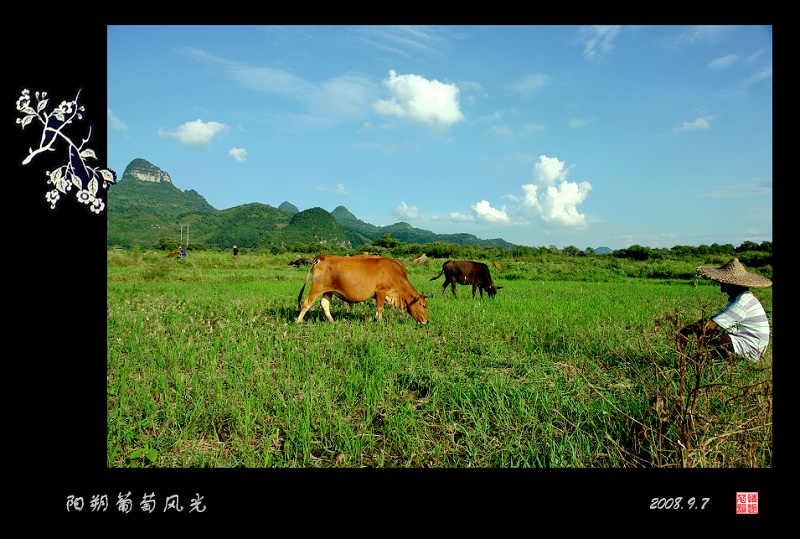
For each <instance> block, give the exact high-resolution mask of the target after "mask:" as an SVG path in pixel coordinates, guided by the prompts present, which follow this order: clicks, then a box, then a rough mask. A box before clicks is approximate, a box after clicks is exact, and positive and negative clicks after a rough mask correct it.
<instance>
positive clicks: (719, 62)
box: [708, 54, 739, 69]
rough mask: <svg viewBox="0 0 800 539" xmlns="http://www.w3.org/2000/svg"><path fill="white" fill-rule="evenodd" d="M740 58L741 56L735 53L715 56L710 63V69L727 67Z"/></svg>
mask: <svg viewBox="0 0 800 539" xmlns="http://www.w3.org/2000/svg"><path fill="white" fill-rule="evenodd" d="M738 59H739V56H737V55H735V54H729V55H727V56H720V57H719V58H714V59H713V60H711V61H710V62H709V63H708V69H723V68H726V67H730V66H731V65H733V64H734V63H736V61H737V60H738Z"/></svg>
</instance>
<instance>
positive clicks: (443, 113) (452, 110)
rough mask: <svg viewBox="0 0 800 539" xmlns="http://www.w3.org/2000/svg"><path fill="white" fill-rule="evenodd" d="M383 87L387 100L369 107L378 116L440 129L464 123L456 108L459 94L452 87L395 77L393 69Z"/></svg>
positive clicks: (413, 76)
mask: <svg viewBox="0 0 800 539" xmlns="http://www.w3.org/2000/svg"><path fill="white" fill-rule="evenodd" d="M383 83H384V85H385V86H386V88H387V89H388V90H389V94H390V97H389V99H381V100H379V101H377V102H375V104H374V105H373V107H374V109H375V111H376V112H377V113H378V114H384V115H388V116H397V117H398V118H408V119H410V120H412V121H415V122H421V123H427V124H430V125H436V126H440V127H448V126H450V125H452V124H454V123H456V122H460V121H462V120H463V119H464V115H463V114H461V110H460V109H459V105H458V94H459V90H458V88H457V87H456V86H455V85H454V84H443V83H441V82H439V81H437V80H432V81H431V80H427V79H425V78H423V77H420V76H419V75H399V76H398V75H397V73H396V72H395V71H394V70H393V69H392V70H390V71H389V78H388V79H385V80H384V81H383Z"/></svg>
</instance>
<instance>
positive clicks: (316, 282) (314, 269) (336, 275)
mask: <svg viewBox="0 0 800 539" xmlns="http://www.w3.org/2000/svg"><path fill="white" fill-rule="evenodd" d="M312 273H313V275H314V277H313V279H312V280H311V290H310V291H309V293H308V297H307V298H306V300H305V301H304V302H302V304H301V300H302V298H303V291H304V290H305V288H306V284H307V283H308V277H309V276H310V275H311V274H312ZM320 295H321V296H322V299H321V300H320V305H322V310H323V311H325V316H326V317H327V318H328V320H330V321H331V322H333V317H332V316H331V312H330V309H329V307H330V303H331V299H332V298H333V296H336V297H337V298H339V299H341V300H344V301H346V302H348V303H362V302H364V301H367V300H368V299H371V298H375V301H376V302H377V303H378V311H377V313H376V315H375V319H376V320H378V321H380V320H382V315H383V305H384V303H388V304H389V305H391V306H392V307H395V308H400V309H405V310H406V311H408V314H410V315H411V316H412V317H414V319H415V320H416V321H417V322H419V323H421V324H427V323H428V306H427V305H426V303H425V296H424V295H422V294H420V293H419V292H417V290H416V289H415V288H414V285H412V284H411V282H410V281H409V280H408V274H407V273H406V267H405V266H404V265H403V264H402V262H400V261H398V260H394V259H392V258H384V257H382V256H364V255H359V256H330V255H318V256H317V257H316V258H314V261H313V262H312V263H311V267H310V268H309V269H308V274H307V275H306V280H305V282H304V283H303V288H301V289H300V294H299V295H298V296H297V308H298V309H299V310H300V313H299V314H298V315H297V320H296V322H298V323H299V322H302V321H303V317H304V316H305V314H306V311H308V309H309V308H310V307H311V305H313V303H314V301H315V300H316V299H317V298H318V297H319V296H320Z"/></svg>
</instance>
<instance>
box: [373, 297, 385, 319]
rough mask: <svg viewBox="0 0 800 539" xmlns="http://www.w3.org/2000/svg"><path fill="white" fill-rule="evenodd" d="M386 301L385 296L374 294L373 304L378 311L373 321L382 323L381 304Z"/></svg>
mask: <svg viewBox="0 0 800 539" xmlns="http://www.w3.org/2000/svg"><path fill="white" fill-rule="evenodd" d="M384 300H386V296H385V295H383V294H376V295H375V302H376V303H377V304H378V310H377V312H376V313H375V320H377V321H378V322H381V321H383V302H384Z"/></svg>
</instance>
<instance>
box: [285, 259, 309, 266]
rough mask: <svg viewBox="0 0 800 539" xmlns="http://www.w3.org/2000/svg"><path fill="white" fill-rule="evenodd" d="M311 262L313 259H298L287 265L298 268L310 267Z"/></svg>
mask: <svg viewBox="0 0 800 539" xmlns="http://www.w3.org/2000/svg"><path fill="white" fill-rule="evenodd" d="M313 261H314V259H313V258H298V259H297V260H292V261H291V262H289V265H290V266H294V267H295V268H299V267H300V266H310V265H311V263H312V262H313Z"/></svg>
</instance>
